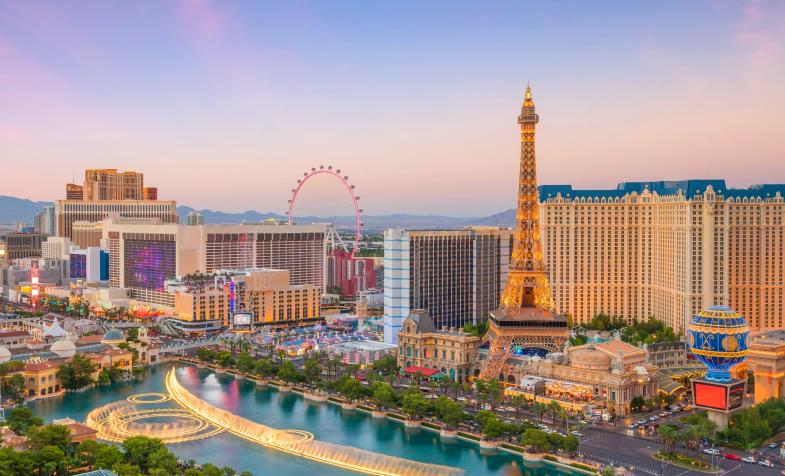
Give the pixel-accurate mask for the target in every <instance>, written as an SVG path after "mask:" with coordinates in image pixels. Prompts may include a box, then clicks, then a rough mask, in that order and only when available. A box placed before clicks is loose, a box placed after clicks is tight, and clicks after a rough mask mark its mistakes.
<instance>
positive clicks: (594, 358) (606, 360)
mask: <svg viewBox="0 0 785 476" xmlns="http://www.w3.org/2000/svg"><path fill="white" fill-rule="evenodd" d="M581 347H582V348H580V349H578V350H575V351H573V352H572V353H571V354H570V363H571V364H572V367H574V368H576V369H586V370H608V369H609V368H610V366H611V357H610V356H609V355H608V354H607V353H605V352H603V351H601V350H599V349H597V348H596V347H595V346H594V345H589V346H581Z"/></svg>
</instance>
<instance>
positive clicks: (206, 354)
mask: <svg viewBox="0 0 785 476" xmlns="http://www.w3.org/2000/svg"><path fill="white" fill-rule="evenodd" d="M196 358H197V359H199V360H201V361H203V362H212V361H213V359H215V352H213V351H212V350H210V349H208V348H207V347H200V348H198V349H196Z"/></svg>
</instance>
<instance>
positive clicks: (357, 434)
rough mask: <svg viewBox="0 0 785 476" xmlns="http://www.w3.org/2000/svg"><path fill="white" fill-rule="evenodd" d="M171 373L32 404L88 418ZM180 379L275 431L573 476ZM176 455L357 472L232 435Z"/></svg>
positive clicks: (464, 464)
mask: <svg viewBox="0 0 785 476" xmlns="http://www.w3.org/2000/svg"><path fill="white" fill-rule="evenodd" d="M168 370H169V366H159V367H155V368H152V369H150V370H149V371H148V372H147V373H146V374H145V375H144V376H143V378H142V379H141V380H140V381H139V382H136V383H133V384H116V385H112V386H107V387H99V388H95V389H91V390H88V391H86V392H83V393H68V394H66V395H64V396H63V397H59V398H54V399H49V400H41V401H36V402H30V403H29V406H30V408H31V409H32V410H33V412H34V413H35V414H37V415H39V416H41V417H42V418H44V419H45V420H47V421H49V420H52V419H54V418H63V417H67V416H70V417H71V418H74V419H77V420H84V418H85V416H86V415H87V413H88V412H90V410H92V409H93V408H95V407H98V406H101V405H104V404H106V403H109V402H113V401H116V400H121V399H123V398H125V397H127V396H129V395H132V394H135V393H142V392H163V391H164V383H163V379H164V376H165V374H166V372H167V371H168ZM177 376H178V379H179V380H180V382H181V383H182V384H183V385H184V386H185V387H186V388H188V390H190V391H191V392H193V393H194V395H196V396H198V397H199V398H202V399H204V400H206V401H207V402H209V403H211V404H213V405H215V406H218V407H220V408H224V409H226V410H229V411H231V412H233V413H236V414H238V415H241V416H243V417H245V418H248V419H250V420H254V421H258V422H260V423H263V424H265V425H270V426H272V427H276V428H294V429H303V430H307V431H310V432H312V433H313V434H314V436H315V438H316V439H318V440H322V441H329V442H331V443H337V444H341V445H348V446H354V447H357V448H362V449H365V450H370V451H376V452H379V453H385V454H389V455H393V456H398V457H403V458H409V459H414V460H418V461H424V462H427V463H434V464H443V465H448V466H454V467H460V468H463V469H465V470H466V474H467V475H472V476H474V475H478V476H483V475H507V474H509V473H508V471H509V470H512V469H514V468H516V467H517V469H518V470H519V471H521V473H523V474H524V475H527V476H543V475H556V474H566V473H564V472H560V471H558V470H557V469H556V468H554V467H553V466H548V465H542V464H540V465H535V466H532V465H530V464H529V463H527V464H526V466H525V467H524V464H523V461H522V459H521V457H520V456H516V455H512V454H508V453H504V452H499V453H497V454H494V455H484V454H481V453H480V450H479V448H478V447H477V445H474V444H471V443H468V442H463V441H455V442H452V443H445V442H443V441H441V439H440V438H439V435H438V434H437V433H433V432H430V431H427V430H423V429H421V430H415V431H406V430H404V428H403V425H402V424H400V423H396V422H392V421H389V420H382V419H374V418H371V416H370V415H368V414H366V413H363V412H350V413H344V412H342V410H341V408H340V407H338V406H337V405H332V404H329V403H313V402H309V401H307V400H305V399H303V398H302V397H300V396H299V395H296V394H293V393H285V394H280V393H278V392H277V391H276V390H274V389H272V388H270V389H257V388H256V386H255V385H254V384H253V383H252V382H246V381H242V380H241V381H236V380H235V379H234V378H233V377H231V376H228V375H218V376H216V375H215V374H213V373H212V371H209V370H204V369H197V368H196V367H180V368H178V370H177ZM171 449H172V451H174V452H175V453H177V455H178V456H179V457H181V458H183V459H195V460H196V461H199V462H202V463H207V462H210V463H213V464H216V465H218V466H232V467H233V468H235V469H237V470H248V471H251V472H252V473H253V474H254V475H256V476H262V475H271V476H274V475H285V476H297V475H318V476H322V475H324V476H336V475H355V474H357V473H353V472H348V471H345V470H341V469H338V468H333V467H331V466H327V465H323V464H320V463H316V462H313V461H310V460H306V459H302V458H297V457H294V456H290V455H287V454H284V453H281V452H278V451H275V450H271V449H266V448H264V447H261V446H258V445H255V444H253V443H250V442H247V441H245V440H243V439H241V438H238V437H236V436H233V435H231V434H228V433H223V434H220V435H218V436H214V437H212V438H209V439H204V440H199V441H195V442H190V443H183V444H177V445H172V446H171ZM512 474H518V473H517V472H514V473H512Z"/></svg>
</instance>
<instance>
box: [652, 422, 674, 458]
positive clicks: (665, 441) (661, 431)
mask: <svg viewBox="0 0 785 476" xmlns="http://www.w3.org/2000/svg"><path fill="white" fill-rule="evenodd" d="M657 436H659V438H660V441H662V446H663V447H664V449H665V453H673V452H674V450H675V449H676V441H677V440H678V438H679V430H678V429H677V428H676V427H675V426H673V425H661V426H660V427H659V428H657Z"/></svg>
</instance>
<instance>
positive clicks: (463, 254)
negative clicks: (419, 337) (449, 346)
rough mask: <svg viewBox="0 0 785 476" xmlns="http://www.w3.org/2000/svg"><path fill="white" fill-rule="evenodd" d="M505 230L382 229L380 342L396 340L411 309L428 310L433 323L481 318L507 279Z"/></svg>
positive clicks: (455, 324) (508, 242) (456, 323)
mask: <svg viewBox="0 0 785 476" xmlns="http://www.w3.org/2000/svg"><path fill="white" fill-rule="evenodd" d="M511 240H512V233H511V231H510V230H509V229H508V228H498V227H474V228H467V229H463V230H440V231H413V230H412V231H410V230H403V229H400V228H395V229H388V230H386V231H385V233H384V323H385V342H388V343H396V340H395V339H396V336H397V335H398V331H399V330H400V329H401V326H402V324H403V320H404V319H405V318H406V317H407V316H408V315H409V312H410V311H411V310H412V309H427V310H428V313H429V315H430V316H431V319H432V320H433V322H434V324H435V325H436V326H437V327H441V326H446V327H462V326H463V325H465V324H467V323H477V322H482V321H484V320H485V319H487V318H488V315H489V313H490V311H491V310H492V309H495V308H496V307H497V306H498V305H499V298H500V295H501V292H502V290H503V289H504V285H505V284H506V280H507V270H508V266H509V261H510V246H511Z"/></svg>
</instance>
